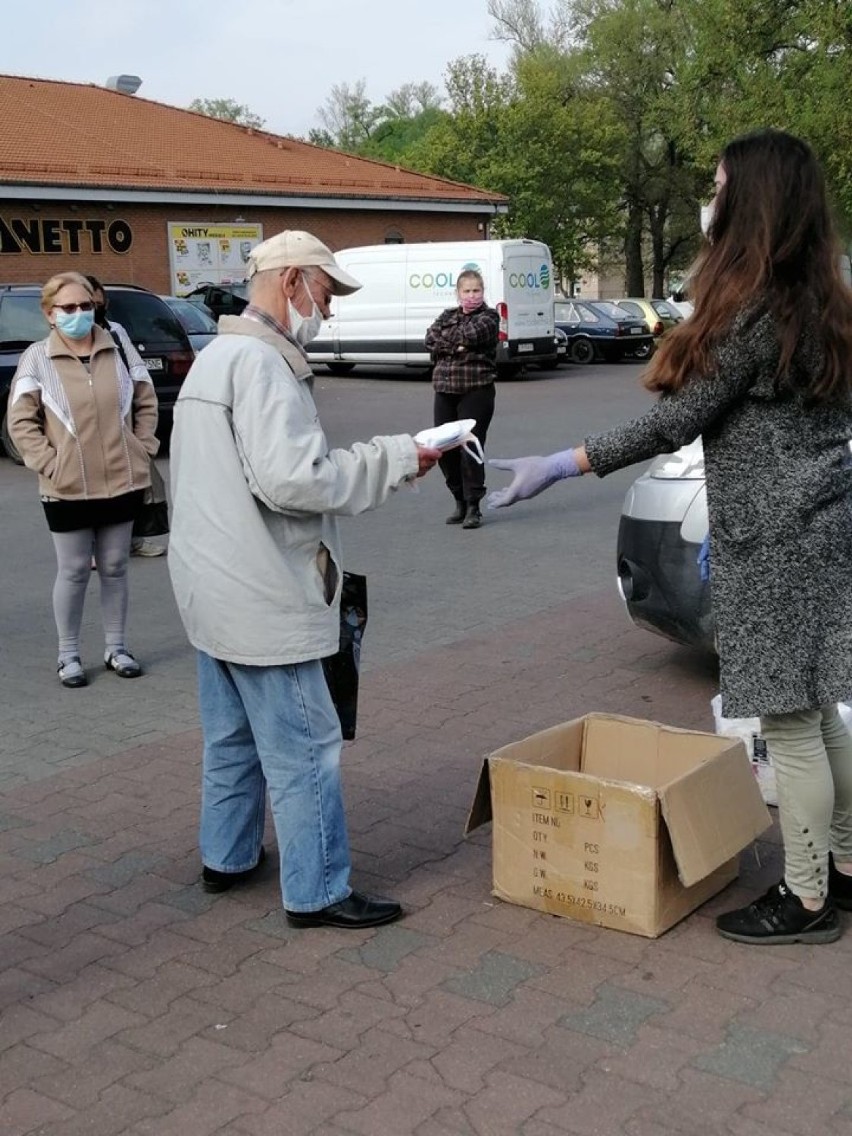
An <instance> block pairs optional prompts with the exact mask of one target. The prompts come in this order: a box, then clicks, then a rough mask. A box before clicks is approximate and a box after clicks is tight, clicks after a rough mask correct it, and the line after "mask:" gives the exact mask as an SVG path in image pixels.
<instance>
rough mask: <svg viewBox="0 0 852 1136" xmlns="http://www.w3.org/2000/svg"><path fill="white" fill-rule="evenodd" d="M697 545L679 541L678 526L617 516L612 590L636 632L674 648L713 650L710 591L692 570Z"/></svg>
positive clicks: (696, 570)
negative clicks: (644, 632)
mask: <svg viewBox="0 0 852 1136" xmlns="http://www.w3.org/2000/svg"><path fill="white" fill-rule="evenodd" d="M699 548H700V544H695V543H693V542H692V541H687V540H684V538H683V536H682V533H681V524H680V522H679V521H660V520H643V519H639V518H636V517H628V516H622V518H621V523H620V525H619V529H618V587H619V591H620V592H621V596H622V599H623V600H624V603H625V606H626V608H627V613H628V615H629V616H630V618H631V619H632V620H633V622H634V623H635V624H636V625H637V626H638V627H643V628H645V629H646V630H648V631H653V632H655V633H656V634H657V635H662V636H664V637H665V638H666V639H671V640H673V641H674V642H675V643H683V644H687V645H690V646H694V647H700V648H701V649H703V650H707V651H713V650H714V641H715V635H714V627H713V613H712V610H711V606H710V585H709V584H708V583H705V582H704V581H703V580H702V579H701V576H700V573H699V569H698V563H697V560H698V550H699Z"/></svg>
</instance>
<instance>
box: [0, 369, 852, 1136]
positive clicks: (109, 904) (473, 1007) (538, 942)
mask: <svg viewBox="0 0 852 1136" xmlns="http://www.w3.org/2000/svg"><path fill="white" fill-rule="evenodd" d="M639 375H640V370H639V368H638V367H637V366H636V365H633V364H622V365H617V366H606V365H592V366H586V367H580V366H566V367H562V368H560V369H559V370H557V371H553V372H533V373H532V374H531V375H530V377H529V378H527V379H519V380H516V381H512V382H505V383H501V384H500V386H499V388H498V395H497V410H496V414H495V419H494V423H493V427H492V430H491V434H490V437H489V443H488V447H487V449H488V453H489V454H490V455H491V456H514V455H520V454H524V453H533V452H548V451H551V450H554V449H559V448H565V446H566V445H568V444H571V443H573V442H577V441H580V440H582V438H583V437H584V436H585V435H586V434H588V433H590V432H595V431H598V430H602V429H605V428H606V427H607V426H608V425H611V424H614V423H615V422H617V421H620V420H623V419H624V418H627V417H629V416H631V415H633V414H635V413H638V412H640V411H641V410H642V409H643V407H645V406H647V405H648V402H649V396H648V395H647V394H646V393H645V392H643V390H642V389H641V387H640V385H639ZM315 395H316V400H317V403H318V406H319V409H320V415H321V417H322V420H323V422H324V425H325V427H326V431H327V433H328V435H329V438H330V441H331V443H332V444H333V445H345V444H347V443H349V442H351V441H354V440H356V439H364V438H367V437H369V436H371V435H373V434H377V433H392V432H397V431H400V430H407V431H411V432H415V431H416V430H418V429H420V428H422V427H423V426H426V425H429V424H430V422H431V389H430V386H429V384H428V383H426V382H424V381H422V380H421V379H419V378H418V377H416V376H414V375H412V374H407V373H405V372H398V373H390V374H385V375H381V376H379V375H373V374H370V373H368V372H364V373H362V372H361V371H360V370H359V371H356V372H355V373H354V374H353V375H351V376H349V377H346V378H333V377H331V376H329V375H326V374H324V373H323V370H322V368H318V369H317V382H316V388H315ZM162 465H163V469H164V472H165V470H166V469H167V460H166V459H163V462H162ZM637 473H638V469H634V470H627V471H624V472H622V473H620V474H617V475H614V476H613V477H611V478H607V479H605V480H603V481H598V480H597V479H594V478H591V477H590V478H586V479H583V481H582V482H568V483H565V484H563V485H559V486H556V487H554V488H553V489H551V490H550V491H549V492H548V493H546V494H543V495H542V496H541V497H539V498H537V499H535V500H534V501H531V502H527V503H522V504H520V505H518V506H516V507H514V508H513V509H511V510H508V511H505V512H501V513H498V514H495V515H491V514H488V515H487V516H486V524H485V525H484V527H483V528H482V529H480V530H476V531H462V530H460V529H459V528H455V527H453V528H451V527H448V526H446V525H445V524H444V523H443V521H444V516H445V515H446V513H447V512H448V511H449V507H450V505H451V501H450V498H449V495H448V494H447V492H446V489H445V488H444V486H443V484H442V482H441V479H440V476H439V474H438V473H437V472H435V473H433V474H431V475H430V476H429V477H428V478H426V479H424V480H423V481H422V482H421V483H420V484H419V486H418V489H417V492H413V491H411V490H409V489H406V490H403V491H401V492H399V493H398V494H396V495H395V497H394V498H393V499H392V500H391V501H390V502H389V504H388V505H387V506H386V507H384V508H383V509H381V510H379V511H377V512H376V513H373V514H369V515H366V516H363V517H359V518H351V519H347V520H346V521H345V522H344V547H345V550H346V559H347V563H348V565H349V566H350V567H351V568H352V569H354V570H358V571H362V572H365V573H366V574H367V577H368V581H369V589H370V615H369V622H368V626H367V631H366V637H365V641H364V654H363V664H364V673H363V679H362V697H361V706H360V716H359V734H358V738H357V740H356V741H355V742H353V743H349V744H347V745H346V746H345V747H344V769H345V782H346V793H347V802H348V813H349V824H350V831H351V838H352V846H353V855H354V864H355V878H354V882H355V884H356V886H360V887H362V888H364V889H365V890H372V891H374V892H377V893H380V894H381V893H384V894H390V895H393V896H395V897H397V898H399V899H400V900H401V901H402V902H403V904H404V906H405V908H406V912H407V915H406V918H405V919H404V920H403V921H402V922H401V923H399V924H397V925H393V926H390V927H387V928H381V929H379V930H377V931H373V932H339V931H335V930H332V929H322V930H319V931H315V932H314V931H310V932H304V931H303V932H299V931H295V930H293V929H291V928H288V927H287V926H286V924H285V922H284V920H283V918H282V915H281V912H280V897H279V894H278V890H277V881H276V872H275V863H276V860H277V853H275V851H274V841H273V838H272V836H271V834H268V837H267V846H268V847H269V848H270V852H271V855H270V862H269V865H268V868H267V869H266V870H265V871H264V872H262V873H261V876H260V878H259V879H258V880H257V881H256V882H254V883H252V884H251V885H250V886H247V887H245V888H244V889H240V890H239V891H237V889H235V891H234V892H233V893H229V894H228V895H227V896H223V897H214V896H209V895H206V894H204V893H203V892H201V891H200V889H199V887H198V884H197V879H198V871H199V866H198V858H197V849H196V843H195V826H196V822H197V803H198V779H199V773H198V761H199V735H198V731H197V714H196V708H195V687H194V660H193V657H192V652H191V651H190V650H189V648H188V646H187V644H186V642H185V639H184V637H183V632H182V629H181V627H180V624H179V621H178V619H177V614H176V611H175V608H174V603H173V600H172V598H171V592H170V588H169V583H168V571H167V564H166V561H165V558H160V559H153V560H133V561H132V562H131V571H132V583H131V604H132V610H131V619H130V630H131V646H132V648H133V649H134V651H135V652H136V653H137V655H138V657H139V658H140V660H141V661H143V663H144V664H145V666H146V669H147V673H146V674H145V676H144V677H143V678H142V679H141V680H139V681H138V682H134V683H122V682H121V681H120V680H117V679H116V677H115V676H114V675H111V674H107V673H105V672H103V671H100V672H97V674H96V673H95V670H94V667H95V663H96V661H97V660H98V658H99V648H100V638H99V629H98V613H97V604H96V602H95V600H96V596H95V594H94V590H95V585H94V584H93V589H92V594H91V595H90V596H89V601H88V605H87V613H86V620H85V630H84V644H83V646H84V662H86V663H87V664H88V665H89V667H90V668H92V674H93V676H94V681H93V682H92V683H91V685H90V686H89V687H87V688H84V689H82V690H79V691H77V690H63V689H61V688H60V687H59V685H58V683H57V681H56V678H55V674H54V669H53V668H54V665H55V663H54V641H53V636H54V631H53V626H52V617H51V613H50V589H51V585H52V579H53V555H52V549H51V545H50V541H49V537H48V534H47V531H46V528H45V525H44V522H43V519H42V516H41V513H40V508H39V506H38V502H37V497H36V487H35V478H34V476H33V475H31V474H30V473H29V472H28V471H26V470H22V469H20V468H18V467H15V466H13V465H12V464H11V463H10V462H8V461H0V492H2V494H3V500H4V506H5V507H4V510H3V516H4V520H5V524H6V529H5V538H6V540H5V550H4V551H5V555H4V583H5V587H4V589H3V609H2V610H3V621H2V625H3V641H2V642H3V646H2V662H1V663H0V667H2V672H1V673H0V677H2V681H3V684H4V699H3V703H2V707H0V714H2V731H0V749H1V750H2V768H0V774H1V775H2V796H0V857H2V874H0V893H2V897H3V899H2V906H0V916H2V925H0V931H2V932H3V933H4V938H3V947H2V956H0V1005H2V1007H3V1015H4V1030H3V1036H2V1040H0V1102H2V1106H1V1107H2V1108H3V1110H4V1116H5V1120H4V1125H5V1127H4V1132H7V1131H8V1133H9V1136H24V1134H29V1133H36V1132H37V1133H39V1134H41V1136H76V1134H78V1133H80V1134H82V1133H84V1132H85V1133H89V1134H95V1136H119V1134H122V1136H123V1134H124V1133H130V1134H132V1136H166V1134H171V1133H178V1132H180V1133H181V1136H195V1134H198V1136H202V1134H208V1133H215V1134H217V1136H219V1134H221V1136H246V1134H256V1136H265V1134H269V1136H272V1134H275V1136H280V1134H282V1133H286V1134H287V1136H298V1134H300V1133H304V1134H311V1136H320V1134H321V1136H346V1134H349V1136H351V1134H353V1133H361V1134H363V1136H385V1134H387V1136H398V1134H405V1133H412V1134H416V1136H470V1134H482V1136H503V1134H505V1136H514V1134H518V1133H523V1134H524V1136H557V1134H560V1133H574V1134H575V1136H580V1134H582V1136H675V1134H680V1136H718V1134H720V1133H730V1134H732V1136H778V1134H779V1133H799V1134H802V1136H805V1134H808V1136H810V1134H811V1133H815V1132H825V1133H830V1134H831V1136H849V1134H850V1133H852V1096H850V1093H852V1090H850V1085H849V1058H848V1054H849V1052H850V1048H852V987H851V986H850V983H849V979H848V975H849V968H850V963H852V957H850V951H852V935H849V934H847V935H846V937H845V938H843V939H841V940H840V941H839V942H838V943H836V944H834V945H832V946H830V947H813V948H807V947H801V946H797V947H782V948H771V949H769V948H764V949H757V948H749V947H742V946H738V945H737V944H733V943H730V942H725V941H723V940H721V939H720V938H718V936H716V934H715V932H714V930H713V927H712V921H711V920H712V916H713V915H714V914H715V913H716V912H717V911H719V910H721V909H724V908H726V907H728V906H732V905H734V904H736V903H737V902H739V901H741V900H742V899H743V898H744V897H745V896H746V895H747V894H749V895H750V894H752V893H753V892H754V891H755V890H756V889H757V888H759V887H761V886H765V885H766V884H768V883H769V882H771V881H772V880H774V879H775V878H776V877H777V874H778V871H779V864H778V843H777V840H778V838H777V833H775V832H774V831H771V832H769V833H768V834H767V836H766V838H765V839H762V840H761V841H759V842H758V845H757V846H756V848H755V849H753V850H748V851H747V852H746V853H745V854H744V856H743V875H742V877H741V880H740V881H739V882H738V883H737V884H735V885H733V886H732V888H730V889H729V890H728V891H727V892H726V893H725V894H724V895H723V896H721V897H717V898H716V899H714V900H712V901H711V902H710V903H709V904H707V905H705V907H704V908H702V909H701V910H700V911H699V912H697V913H696V914H694V915H693V916H691V917H689V918H688V919H686V920H685V921H684V922H683V923H681V924H679V925H678V926H677V927H675V928H674V929H673V930H672V931H670V932H668V933H667V934H666V935H664V936H663V937H662V938H660V939H658V940H648V939H643V938H640V937H637V936H633V935H626V934H620V933H618V932H614V931H606V930H601V929H599V928H596V927H593V926H586V925H583V924H579V923H573V922H570V921H566V920H562V919H557V918H552V917H550V916H546V915H540V914H537V913H534V912H532V911H529V910H527V909H525V908H521V907H516V906H512V905H509V904H504V903H500V902H498V901H497V900H495V899H494V898H493V897H492V896H491V894H490V880H491V876H490V868H491V864H490V843H489V834H488V830H487V829H486V830H480V831H479V832H477V833H475V834H474V835H473V836H472V837H470V838H468V839H465V838H464V837H463V835H462V834H463V829H464V824H465V819H466V816H467V812H468V808H469V805H470V801H471V796H472V793H473V789H474V787H475V785H476V780H477V777H478V773H479V768H480V765H481V762H482V758H483V756H484V755H485V754H487V753H489V752H491V751H492V750H493V749H495V748H497V747H498V746H500V745H503V744H505V743H507V742H509V741H512V740H516V739H517V738H520V737H523V736H526V735H527V734H530V733H532V732H535V731H537V730H539V729H541V728H543V727H545V726H548V725H552V724H554V723H557V722H560V721H564V720H566V719H569V718H573V717H576V716H579V715H581V714H584V713H586V712H588V711H592V710H600V711H607V712H615V713H623V714H628V715H633V716H637V717H645V718H652V719H656V720H659V721H663V722H667V723H670V724H674V725H679V726H685V727H693V728H699V729H711V728H712V716H711V713H710V707H709V699H710V697H711V695H712V694H713V693H714V692H715V689H716V686H715V675H714V668H713V665H712V663H711V662H709V661H708V660H707V659H705V658H703V657H701V656H699V655H696V654H695V653H693V652H690V651H688V650H686V649H683V648H679V647H675V646H673V645H671V644H668V643H667V642H665V641H664V640H661V639H658V638H656V637H654V636H652V635H649V634H648V633H646V632H643V631H640V630H638V629H635V628H633V627H632V626H631V625H630V624H629V623H628V621H627V619H626V617H625V615H624V612H623V610H622V605H621V601H620V600H619V598H618V594H617V591H616V587H615V563H614V560H615V557H614V546H615V535H616V529H617V524H618V517H619V513H620V508H621V502H622V499H623V496H624V493H625V490H626V488H627V486H628V485H629V484H630V482H631V480H632V479H633V477H635V476H636V474H637ZM499 476H500V475H499V474H497V473H494V474H492V475H491V480H492V482H493V483H494V484H495V485H496V484H497V478H498V477H499ZM847 922H848V920H847Z"/></svg>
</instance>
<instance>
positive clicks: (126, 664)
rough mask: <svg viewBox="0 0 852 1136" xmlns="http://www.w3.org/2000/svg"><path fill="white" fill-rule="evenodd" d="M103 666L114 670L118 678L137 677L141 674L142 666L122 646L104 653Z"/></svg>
mask: <svg viewBox="0 0 852 1136" xmlns="http://www.w3.org/2000/svg"><path fill="white" fill-rule="evenodd" d="M104 666H105V667H106V669H107V670H108V671H115V673H116V674H117V675H118V677H119V678H138V677H139V676H140V675H141V674H142V668H141V667H140V666H139V664H138V663H137V662H136V660H135V659H134V657H133V656H132V655H131V654H130V652H129V651H126V650H125V649H124V647H119V648H118V650H117V651H108V652H107V653H106V654H105V655H104Z"/></svg>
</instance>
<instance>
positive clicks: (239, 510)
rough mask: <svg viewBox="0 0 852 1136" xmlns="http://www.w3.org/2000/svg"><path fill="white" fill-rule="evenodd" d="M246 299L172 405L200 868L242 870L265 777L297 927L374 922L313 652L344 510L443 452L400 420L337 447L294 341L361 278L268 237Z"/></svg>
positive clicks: (295, 242)
mask: <svg viewBox="0 0 852 1136" xmlns="http://www.w3.org/2000/svg"><path fill="white" fill-rule="evenodd" d="M247 275H248V279H249V298H250V302H249V306H248V307H247V308H246V309H245V311H244V312H243V313H242V314H241V315H240V316H235V317H223V318H222V319H221V321H220V323H219V335H218V337H217V339H216V340H214V342H213V343H211V344H210V345H208V347H206V348H205V350H204V351H203V352H202V353H201V354H200V355H199V356H198V358H197V360H196V361H195V363H194V364H193V366H192V369H191V371H190V373H189V376H188V377H187V379H186V382H185V383H184V386H183V390H182V391H181V394H180V397H179V399H178V402H177V405H176V408H175V422H174V434H173V438H172V462H171V469H172V501H173V510H172V530H171V540H170V549H169V570H170V573H171V577H172V583H173V586H174V591H175V596H176V599H177V604H178V608H179V611H180V614H181V618H182V620H183V622H184V625H185V627H186V631H187V635H188V636H189V639H190V642H191V643H192V644H193V646H194V647H195V648H196V649H197V651H198V684H199V704H200V712H201V723H202V730H203V734H204V760H203V781H202V804H201V826H200V843H201V858H202V862H203V872H202V880H203V884H204V887H205V888H206V889H207V890H208V891H224V890H227V889H228V888H230V887H232V886H233V885H234V884H239V883H241V882H243V881H245V880H246V879H248V878H250V877H251V876H252V874H253V873H254V872H255V870H256V869H257V867H258V866H259V864H260V863H261V862H262V860H263V857H264V851H263V847H262V844H261V839H262V835H263V827H264V806H265V794H266V790H267V789H268V792H269V800H270V806H271V811H272V816H273V820H274V823H275V830H276V835H277V839H278V848H279V853H280V859H281V870H280V877H281V894H282V899H283V903H284V908H285V911H286V914H287V918H288V920H289V922H290V923H291V924H293V925H295V926H300V927H304V926H323V925H325V926H334V927H372V926H377V925H378V924H381V923H388V922H390V921H391V920H393V919H396V918H398V917H399V915H400V914H401V909H400V906H399V904H397V903H395V902H393V901H391V900H384V899H374V898H370V897H369V896H366V895H362V894H360V893H358V892H356V891H353V890H352V888H351V886H350V883H349V874H350V856H349V846H348V840H347V834H346V819H345V815H344V808H343V797H342V791H341V783H340V749H341V743H342V739H341V731H340V723H339V720H338V717H337V714H336V712H335V709H334V705H333V703H332V700H331V697H330V694H329V691H328V687H327V684H326V681H325V677H324V673H323V667H322V659H323V658H324V657H326V656H329V655H332V654H334V653H335V652H336V650H337V648H338V642H339V612H338V607H339V599H340V588H341V582H342V567H341V563H342V562H341V554H340V543H339V539H338V532H337V521H336V518H337V516H339V515H352V514H355V513H361V512H363V511H365V510H367V509H373V508H376V507H377V506H378V505H380V504H381V503H382V502H383V501H385V500H386V499H387V497H388V496H389V494H390V493H391V492H393V490H395V489H396V488H397V487H399V486H400V485H402V484H403V483H404V482H406V481H409V480H411V479H413V478H415V477H419V476H421V475H422V474H424V473H425V472H426V471H427V470H428V469H430V468H431V467H432V466H433V465H434V464H435V462H436V461H437V459H438V457H439V454H438V452H437V451H435V450H430V449H427V448H425V447H422V446H418V445H417V444H416V443H415V442H414V440H413V438H411V437H410V436H409V435H407V434H399V435H394V436H389V437H376V438H373V439H372V440H371V441H369V442H364V443H356V444H355V445H353V446H352V448H351V449H348V450H344V449H330V448H329V446H328V443H327V442H326V438H325V435H324V434H323V430H322V427H321V425H320V422H319V418H318V416H317V409H316V406H315V404H314V400H313V395H312V374H311V369H310V367H309V365H308V362H307V356H306V354H305V351H304V347H305V345H306V344H307V343H308V342H309V341H310V340H311V339H312V338H313V337H314V336H315V335H316V334H317V332H318V330H319V328H320V326H321V324H322V321H323V319H325V318H327V317H328V315H329V305H330V302H331V298H332V296H335V295H346V294H348V293H351V292H354V291H356V289H357V288H359V287H360V285H359V283H358V281H357V280H355V279H353V278H352V277H351V276H349V275H348V274H347V273H346V272H344V271H343V269H342V268H341V267H340V266H339V265H338V264H337V262H336V261H335V259H334V256H333V255H332V253H331V251H330V250H329V249H328V248H326V246H325V245H324V244H322V243H321V242H320V241H319V240H317V238H316V237H314V236H312V235H311V234H310V233H305V232H301V231H295V230H290V231H286V232H283V233H279V234H278V235H277V236H275V237H271V238H270V239H269V240H267V241H264V242H263V243H262V244H260V245H258V246H257V247H256V248H255V249H254V250H253V252H252V254H251V257H250V259H249V262H248V266H247Z"/></svg>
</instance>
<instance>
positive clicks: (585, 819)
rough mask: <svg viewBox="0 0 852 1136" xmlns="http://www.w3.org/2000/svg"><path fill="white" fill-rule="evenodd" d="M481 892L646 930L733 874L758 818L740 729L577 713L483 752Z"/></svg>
mask: <svg viewBox="0 0 852 1136" xmlns="http://www.w3.org/2000/svg"><path fill="white" fill-rule="evenodd" d="M492 819H493V875H494V882H493V894H494V895H496V896H499V897H500V899H505V900H508V901H509V902H510V903H518V904H521V905H522V906H523V907H531V908H534V909H535V910H537V911H546V912H549V913H550V914H551V915H563V916H567V917H569V918H571V919H579V920H582V921H583V922H585V923H596V924H599V925H600V926H602V927H613V928H615V929H616V930H619V931H631V932H633V933H634V934H637V935H647V936H650V937H652V938H653V937H656V936H657V935H660V934H662V933H663V931H666V930H667V929H668V928H669V927H671V926H673V925H674V924H675V923H677V922H678V921H679V920H680V919H682V918H683V917H684V916H685V915H687V914H688V913H689V912H690V911H693V910H694V909H695V908H696V907H698V906H699V905H700V904H702V903H704V902H705V900H707V899H709V898H710V897H711V896H712V895H715V894H716V892H718V891H721V889H722V888H723V887H725V886H726V884H728V883H730V882H731V880H733V879H734V878H735V877H736V875H737V871H738V853H739V852H740V851H741V849H743V848H744V847H745V846H746V845H747V844H749V842H750V841H752V840H753V839H754V838H755V837H756V836H758V835H759V834H760V833H761V832H763V831H765V829H767V828H768V827H769V826H770V824H771V818H770V816H769V812H768V811H767V809H766V806H765V804H764V803H763V800H762V799H761V796H760V790H759V788H758V785H757V782H756V781H755V779H754V775H753V774H752V772H751V768H750V766H749V761H748V755H747V754H746V751H745V747H744V746H743V744H742V742H741V741H738V740H735V739H732V738H728V737H722V736H719V735H717V734H705V733H699V732H697V731H692V730H679V729H675V728H674V727H671V726H663V725H660V724H659V723H657V722H646V721H642V720H641V719H638V718H623V717H618V716H615V715H609V714H587V715H586V716H585V717H583V718H578V719H576V720H575V721H573V722H565V723H563V724H562V725H559V726H554V727H553V728H551V729H549V730H542V731H541V732H540V733H537V734H533V735H532V736H531V737H528V738H524V739H523V741H519V742H514V743H513V744H512V745H507V746H504V747H503V748H502V749H499V750H497V751H496V752H495V753H492V754H491V755H490V756H489V757H488V758H486V760H485V762H484V764H483V767H482V773H481V775H480V779H479V785H478V787H477V790H476V796H475V798H474V801H473V805H472V807H471V810H470V816H469V817H468V821H467V826H466V828H465V834H467V833H469V832H472V831H473V829H475V828H477V827H478V826H479V825H481V824H485V823H487V822H488V821H489V820H492Z"/></svg>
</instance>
